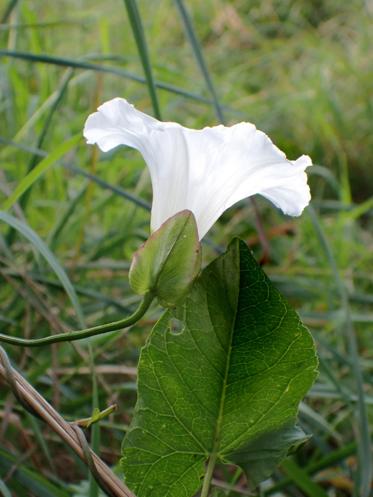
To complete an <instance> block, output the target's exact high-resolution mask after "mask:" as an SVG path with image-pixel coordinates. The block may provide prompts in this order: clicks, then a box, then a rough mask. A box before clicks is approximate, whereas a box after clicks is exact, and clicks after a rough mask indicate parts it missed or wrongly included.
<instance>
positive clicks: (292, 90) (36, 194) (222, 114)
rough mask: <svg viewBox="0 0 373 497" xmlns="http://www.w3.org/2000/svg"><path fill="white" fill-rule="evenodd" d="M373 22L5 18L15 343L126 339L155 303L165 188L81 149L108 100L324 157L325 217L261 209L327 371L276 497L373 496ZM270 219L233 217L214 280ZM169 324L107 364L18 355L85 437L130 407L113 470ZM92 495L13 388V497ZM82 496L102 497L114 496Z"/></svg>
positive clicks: (314, 10)
mask: <svg viewBox="0 0 373 497" xmlns="http://www.w3.org/2000/svg"><path fill="white" fill-rule="evenodd" d="M61 5H62V6H63V9H62V8H61ZM61 12H63V16H61ZM128 14H130V15H129V16H128ZM371 16H372V12H371V11H369V4H368V2H364V1H362V0H361V1H360V0H359V1H358V0H350V1H348V2H347V1H345V0H343V1H337V0H325V1H318V0H312V1H309V0H298V1H291V0H264V1H259V0H255V1H252V2H248V1H245V0H235V1H234V2H225V1H223V0H206V1H205V2H197V1H196V0H193V1H189V2H186V1H174V2H173V1H171V0H164V1H162V2H161V1H159V0H156V1H152V2H147V1H145V0H140V1H139V2H137V3H135V2H133V1H131V2H130V1H128V2H123V1H120V0H115V1H114V0H109V1H107V2H104V3H102V2H96V1H91V2H88V1H87V0H82V1H81V2H79V3H76V2H72V1H71V0H65V1H61V2H56V3H53V2H49V3H46V2H41V1H39V0H30V1H28V2H25V1H22V0H19V1H18V2H14V1H11V2H9V1H5V0H4V2H2V3H0V19H3V23H2V24H1V25H0V164H1V166H0V208H1V209H2V210H5V209H9V210H8V214H7V215H3V216H2V218H1V226H0V282H1V283H0V325H1V326H0V328H1V332H2V333H9V334H12V335H14V336H20V337H41V336H45V335H48V334H50V333H54V332H59V331H61V330H65V329H76V328H77V327H79V326H80V324H79V321H81V320H82V319H83V318H84V321H85V323H86V324H87V326H92V325H96V324H101V323H106V322H109V321H114V320H117V319H121V318H123V317H125V316H126V315H129V314H130V313H131V311H132V310H133V309H134V308H135V307H136V305H137V303H138V298H137V297H135V296H134V295H133V294H132V293H131V291H130V289H129V286H128V278H127V275H128V267H129V264H130V261H131V257H132V254H133V252H134V250H135V249H136V248H137V247H138V246H139V244H140V243H141V242H142V241H143V240H144V239H146V237H147V235H148V232H149V204H150V202H151V189H150V180H149V177H148V173H147V171H146V170H145V168H144V166H143V162H142V159H141V157H140V156H139V154H138V153H136V152H134V151H132V150H129V149H128V150H127V149H126V150H124V149H120V150H116V151H114V152H112V153H111V154H105V155H100V154H99V153H98V152H97V151H96V150H94V149H92V148H91V147H87V146H86V145H85V144H84V140H83V138H82V139H81V140H80V141H78V142H77V143H76V144H75V145H74V144H73V142H74V140H75V138H74V137H75V136H76V135H77V134H81V132H82V128H83V125H84V121H85V119H86V117H87V116H88V114H89V113H90V112H92V111H93V110H94V109H95V108H96V107H97V105H98V104H99V103H101V102H103V101H105V100H106V99H109V98H112V97H114V96H122V97H126V98H128V99H129V100H130V101H131V102H133V103H135V104H136V106H137V107H138V108H141V109H142V110H144V111H145V112H149V113H152V114H153V115H157V114H158V115H159V114H160V115H162V118H163V119H164V120H176V121H178V122H180V123H182V124H184V125H188V126H191V127H203V126H206V125H213V124H216V123H218V122H219V121H222V120H224V121H225V122H226V123H234V122H238V121H242V120H247V121H251V122H254V123H255V124H256V125H257V126H258V127H259V128H260V129H263V130H264V131H266V132H267V133H268V134H269V135H270V136H271V137H272V139H273V140H274V141H275V143H276V144H277V145H278V146H279V147H280V148H282V149H283V150H285V151H286V152H287V154H288V156H289V157H290V158H295V157H297V156H298V155H299V154H301V153H307V154H309V155H311V157H312V158H313V161H314V163H315V164H317V165H318V167H314V168H313V171H312V170H311V171H310V177H311V180H310V181H311V189H312V193H313V207H312V209H310V210H309V212H308V213H307V212H305V213H304V215H303V216H302V217H301V218H300V219H292V218H286V217H284V216H282V215H281V214H280V213H278V212H277V211H275V210H274V209H273V208H272V207H271V206H270V205H269V204H268V203H267V202H266V201H264V200H263V199H260V198H258V199H257V206H258V209H259V213H260V218H261V222H262V224H263V226H264V231H265V233H266V235H267V238H268V240H269V244H270V253H271V260H270V263H269V264H267V265H266V271H267V273H268V274H269V275H270V276H271V278H272V280H273V281H274V282H275V283H276V284H277V286H278V287H279V288H280V290H281V291H282V292H283V293H284V294H285V295H286V296H287V297H288V298H289V300H290V301H291V302H292V304H293V305H294V306H295V307H296V308H297V309H298V311H299V312H300V314H301V316H302V317H303V320H304V322H305V323H306V324H307V325H308V326H309V327H310V329H311V331H312V333H313V336H314V337H315V340H316V343H317V345H318V350H319V354H320V361H321V362H320V371H321V372H320V376H319V378H318V380H317V383H316V384H315V386H314V387H313V389H312V390H311V392H310V394H309V395H308V397H307V398H306V399H305V405H306V408H304V409H301V413H300V418H301V423H302V426H303V428H304V429H305V430H306V431H308V432H310V433H313V437H312V439H311V441H310V442H309V443H308V444H307V445H306V446H304V447H303V448H302V449H301V450H300V451H299V452H298V453H297V454H296V455H295V456H294V458H293V459H292V460H291V461H290V462H289V463H287V464H284V466H283V467H282V468H279V470H278V472H277V473H276V474H275V475H274V478H273V480H272V481H271V482H269V483H268V485H266V489H265V495H270V494H271V493H273V492H274V491H275V490H276V489H279V490H278V491H281V492H282V494H283V495H285V496H297V495H304V494H305V495H310V496H313V495H323V494H324V493H325V492H327V493H328V492H329V495H336V496H345V495H359V496H360V495H364V492H365V495H367V493H366V492H367V491H368V490H367V489H368V487H369V483H370V482H369V479H370V478H371V465H370V463H369V457H370V456H369V449H370V448H369V445H370V444H369V437H371V434H368V431H369V424H370V425H371V423H372V418H373V416H372V404H373V389H372V386H371V385H372V378H373V355H372V338H371V330H372V327H373V292H372V289H373V276H372V273H371V268H372V263H373V255H372V253H373V252H372V247H373V237H372V225H373V223H372V215H373V201H372V198H371V194H372V186H373V185H372V183H373V182H372V179H371V177H372V176H371V164H372V161H373V138H372V134H371V123H372V117H373V103H372V100H371V96H370V88H371V74H372V63H371V56H370V50H369V48H370V46H371V42H372V30H371V29H370V24H371ZM70 144H71V146H70ZM31 171H32V172H31ZM9 215H11V216H12V217H11V218H10V217H9ZM15 218H16V219H15ZM14 219H15V220H14ZM255 219H256V218H255V213H254V207H253V205H252V204H251V202H247V201H244V202H242V203H241V204H240V205H239V206H236V207H234V208H232V209H231V210H230V211H229V212H227V213H225V214H224V215H223V217H222V219H221V220H220V222H219V223H218V224H217V225H216V226H215V227H214V228H213V229H212V230H211V232H210V233H209V239H208V243H205V244H204V258H205V261H208V260H211V258H212V257H213V256H214V255H215V254H216V252H217V251H218V250H219V249H221V247H224V246H226V244H227V242H228V241H229V240H230V238H231V237H232V236H233V235H238V236H240V237H242V238H243V239H245V240H248V241H249V242H250V244H251V245H252V247H253V249H254V252H255V253H256V255H257V256H258V258H260V256H261V254H262V249H261V246H260V243H259V242H258V235H257V232H256V220H255ZM32 232H34V233H32ZM25 235H26V236H25ZM46 254H47V255H48V257H46ZM80 309H81V311H80ZM79 313H81V314H82V315H81V316H79ZM158 314H159V311H158V310H157V309H156V308H154V310H153V311H151V312H150V313H148V314H147V317H146V320H144V321H143V322H142V323H141V325H138V326H135V327H134V328H132V330H131V332H130V333H126V334H124V333H122V334H117V333H113V334H109V335H107V336H106V335H105V336H102V337H95V338H92V339H90V341H89V344H88V343H85V342H80V343H78V344H75V345H74V346H73V345H70V344H60V345H54V346H52V347H51V348H43V349H32V350H30V351H28V350H20V349H14V348H11V347H7V351H8V353H9V355H10V356H11V358H12V360H13V362H14V363H15V364H17V365H18V366H19V368H20V369H21V370H22V372H23V373H24V374H26V375H27V377H28V379H29V380H30V381H31V382H32V383H33V384H34V385H35V386H36V388H37V389H38V390H40V391H41V392H42V393H43V394H44V395H45V396H46V397H47V398H48V399H50V400H51V402H52V403H53V404H54V405H55V406H56V408H57V409H58V410H59V411H60V412H61V413H62V414H63V415H64V416H65V418H66V419H70V420H73V419H80V418H84V417H88V416H89V415H90V414H91V412H92V410H93V405H94V402H93V401H92V398H93V396H94V395H93V392H94V391H96V393H97V395H96V397H97V399H96V400H97V402H98V403H99V406H100V408H101V409H104V408H105V407H107V406H108V405H110V404H112V403H113V402H117V403H118V405H119V408H118V410H117V411H116V413H114V414H112V415H111V416H110V417H109V418H108V420H107V421H103V422H101V423H100V428H101V429H100V431H101V433H100V434H99V433H97V432H96V433H95V435H94V437H93V438H94V440H95V442H94V443H95V444H96V446H98V445H99V446H100V452H101V455H102V457H103V458H104V459H105V460H106V461H108V462H109V463H111V464H115V463H116V462H117V460H118V455H119V451H120V442H121V439H122V438H123V434H124V432H125V430H126V426H127V425H128V423H129V422H130V419H131V416H132V409H133V406H134V402H135V397H136V386H135V381H134V378H133V376H128V374H125V371H123V368H122V367H123V366H124V365H126V366H135V365H136V362H137V359H138V354H139V347H140V346H141V345H142V344H143V343H144V340H145V338H146V331H147V330H148V329H149V328H150V326H151V324H152V323H153V322H154V320H155V319H156V318H157V316H158ZM90 349H91V351H90ZM92 364H94V365H95V370H96V373H95V375H92V374H91V373H90V368H91V366H92ZM107 366H110V367H111V368H112V369H110V372H109V373H108V369H107ZM113 368H114V369H113ZM9 409H11V410H10V411H9ZM9 412H10V414H8V413H9ZM99 435H100V436H99ZM43 436H44V439H45V443H42V440H43ZM15 461H17V472H16V473H15V472H13V473H12V472H10V468H11V467H14V465H15ZM51 461H53V464H51ZM218 476H219V479H221V480H224V481H225V484H228V487H229V486H231V487H232V488H233V487H234V488H235V490H224V489H221V492H223V493H222V495H225V496H229V497H236V496H237V495H239V494H240V492H239V491H238V489H241V490H242V492H243V494H244V492H245V491H246V487H245V481H244V479H243V477H242V475H241V474H239V473H236V472H235V471H234V470H232V472H227V473H223V472H222V473H221V475H218ZM86 478H87V471H86V470H85V469H84V467H83V466H82V465H81V464H80V463H79V462H78V460H77V459H76V458H75V456H74V455H73V454H72V453H71V452H70V451H69V450H68V449H66V447H64V446H63V444H62V443H61V442H60V441H59V440H58V439H57V438H56V437H54V436H53V435H52V433H51V432H50V431H48V430H47V429H45V427H44V426H42V425H41V424H40V423H39V422H37V423H35V422H33V421H31V418H30V417H29V416H28V415H25V413H24V412H23V410H22V408H21V407H20V406H19V405H18V404H17V402H16V401H14V399H13V398H12V396H11V395H10V394H9V393H8V390H7V389H6V388H5V387H4V386H3V385H1V395H0V493H3V494H4V495H5V496H6V497H7V492H8V494H9V492H11V491H12V492H13V493H14V494H15V495H23V493H24V492H25V491H26V490H25V489H27V491H29V492H30V495H37V496H41V495H46V496H49V495H61V496H64V495H70V496H72V495H74V493H75V491H74V490H73V489H72V487H71V488H70V487H69V486H67V484H70V483H74V484H78V483H79V482H80V481H81V480H84V479H86ZM219 485H220V483H219V482H217V487H219ZM220 486H221V485H220ZM81 488H82V489H83V490H82V492H83V495H89V496H94V495H97V494H96V492H97V489H96V488H95V485H94V484H92V485H91V486H90V487H89V486H88V485H86V486H85V485H84V483H83V484H82V485H81ZM84 488H86V489H87V490H84ZM354 489H355V490H354ZM84 492H85V493H84ZM76 495H78V493H76ZM79 495H80V494H79Z"/></svg>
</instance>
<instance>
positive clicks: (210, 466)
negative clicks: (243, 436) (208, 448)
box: [200, 451, 218, 497]
mask: <svg viewBox="0 0 373 497" xmlns="http://www.w3.org/2000/svg"><path fill="white" fill-rule="evenodd" d="M217 457H218V453H217V451H214V452H213V453H212V455H211V457H210V459H209V462H208V463H207V468H206V473H205V477H204V479H203V484H202V490H201V496H200V497H208V495H209V491H210V486H211V481H212V477H213V473H214V468H215V463H216V459H217Z"/></svg>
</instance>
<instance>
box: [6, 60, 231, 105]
mask: <svg viewBox="0 0 373 497" xmlns="http://www.w3.org/2000/svg"><path fill="white" fill-rule="evenodd" d="M0 57H12V58H14V59H22V60H27V61H30V62H39V63H44V64H52V65H56V66H61V67H71V68H74V69H85V70H88V71H96V72H100V73H107V74H114V75H115V76H119V77H122V78H126V79H129V80H131V81H135V82H137V83H141V84H146V79H145V78H142V77H141V76H137V75H136V74H133V73H131V72H129V71H126V70H124V69H119V68H117V67H112V66H109V65H104V66H103V65H100V64H94V63H91V62H87V61H84V60H80V61H79V60H74V59H67V58H64V57H54V56H52V55H46V54H34V53H29V52H22V51H15V50H0ZM154 85H155V86H156V87H157V88H159V89H161V90H165V91H168V92H170V93H174V94H176V95H180V96H182V97H184V98H188V99H191V100H195V101H197V102H201V103H204V104H207V105H212V104H213V101H212V100H211V99H209V98H205V97H202V96H201V95H198V94H196V93H193V92H189V91H187V90H184V89H183V88H179V87H178V86H174V85H171V84H169V83H164V82H162V81H154ZM235 112H237V111H235Z"/></svg>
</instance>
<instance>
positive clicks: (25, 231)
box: [0, 212, 84, 327]
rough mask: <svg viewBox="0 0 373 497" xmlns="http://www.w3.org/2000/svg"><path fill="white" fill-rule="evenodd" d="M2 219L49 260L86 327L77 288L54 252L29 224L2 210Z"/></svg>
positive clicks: (0, 214)
mask: <svg viewBox="0 0 373 497" xmlns="http://www.w3.org/2000/svg"><path fill="white" fill-rule="evenodd" d="M0 220H1V221H3V222H4V223H6V224H8V225H9V226H10V227H12V228H13V229H14V230H16V231H18V232H19V233H21V234H22V235H23V236H24V237H25V238H26V239H27V240H28V241H29V242H30V243H31V244H32V245H33V246H34V247H35V248H36V250H37V251H38V252H40V254H41V255H42V256H43V257H44V258H45V260H46V261H47V262H48V264H49V265H50V267H51V268H52V270H53V271H54V273H55V274H56V276H57V278H58V279H59V280H60V282H61V284H62V286H63V287H64V289H65V291H66V293H67V295H68V297H69V298H70V301H71V304H72V305H73V307H74V309H75V312H76V315H77V317H78V320H79V323H80V325H81V326H82V327H84V318H83V311H82V309H81V306H80V303H79V300H78V296H77V294H76V292H75V289H74V287H73V285H72V283H71V281H70V279H69V277H68V276H67V274H66V272H65V270H64V269H63V267H62V266H61V265H60V263H59V262H58V260H57V259H56V258H55V256H54V255H53V253H52V252H51V251H50V250H49V248H48V247H47V246H46V244H45V243H44V242H43V240H42V239H41V238H40V237H39V236H38V235H37V234H36V233H35V231H33V230H32V229H31V228H30V227H29V226H27V225H26V224H24V223H23V222H21V221H20V220H19V219H17V218H15V217H13V216H11V215H10V214H8V213H6V212H0Z"/></svg>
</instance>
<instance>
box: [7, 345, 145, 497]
mask: <svg viewBox="0 0 373 497" xmlns="http://www.w3.org/2000/svg"><path fill="white" fill-rule="evenodd" d="M0 379H3V380H5V381H6V382H7V383H8V385H9V387H10V388H11V390H12V391H13V393H14V394H15V395H16V397H17V398H18V399H19V400H20V401H21V403H22V404H23V406H24V407H25V408H26V409H27V410H28V411H29V412H31V413H32V414H33V415H35V416H38V417H39V418H40V419H42V420H43V421H44V422H45V423H46V424H47V425H48V426H49V427H50V428H51V429H52V430H53V431H54V432H55V433H57V434H58V435H59V437H60V438H62V440H64V442H65V443H67V444H68V445H69V446H70V447H71V449H72V450H73V451H74V452H75V454H76V455H77V456H78V457H79V458H80V459H81V460H82V461H83V462H85V463H86V464H87V465H88V467H89V468H90V470H91V471H92V473H93V475H94V476H95V478H96V479H97V483H98V484H99V485H100V487H101V488H102V489H103V490H104V491H105V492H107V493H108V495H110V496H112V497H135V496H134V494H133V493H132V492H131V491H130V490H129V489H128V488H127V487H126V485H125V484H124V483H123V482H122V481H121V480H120V479H119V478H118V477H117V476H116V475H115V474H114V473H113V472H112V471H111V469H110V468H109V467H108V466H107V465H106V464H105V463H104V462H103V461H102V460H101V459H100V458H99V457H98V455H97V454H95V453H94V452H93V451H92V449H91V448H90V447H89V445H88V442H87V441H86V439H85V436H84V433H83V431H82V430H81V429H80V428H79V427H78V426H77V425H76V424H74V423H68V422H67V421H65V420H64V419H63V418H62V416H61V415H60V414H59V413H58V412H57V411H56V410H55V409H53V407H52V406H51V405H50V404H49V403H48V402H47V401H46V400H45V399H44V397H42V396H41V395H40V394H39V392H37V391H36V390H35V389H34V387H32V386H31V385H30V383H28V382H27V381H26V380H25V378H23V376H22V375H20V374H19V373H18V372H17V371H16V370H15V369H14V368H13V367H12V366H11V364H10V362H9V359H8V356H7V354H6V352H5V351H4V349H3V348H2V347H0Z"/></svg>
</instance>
